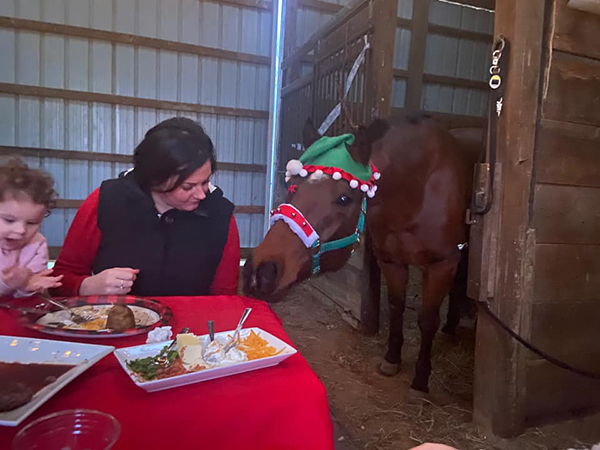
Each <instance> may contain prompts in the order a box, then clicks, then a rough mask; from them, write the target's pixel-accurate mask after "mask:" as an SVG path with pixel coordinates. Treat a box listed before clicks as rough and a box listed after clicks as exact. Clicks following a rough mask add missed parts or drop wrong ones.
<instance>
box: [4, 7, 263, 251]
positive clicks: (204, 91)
mask: <svg viewBox="0 0 600 450" xmlns="http://www.w3.org/2000/svg"><path fill="white" fill-rule="evenodd" d="M0 15H4V16H11V17H19V18H24V19H32V20H42V21H46V22H54V23H61V24H68V25H76V26H82V27H91V28H95V29H101V30H109V31H117V32H124V33H130V34H136V35H141V36H148V37H156V38H161V39H168V40H172V41H177V42H185V43H191V44H198V45H203V46H209V47H215V48H219V49H224V50H231V51H239V52H245V53H250V54H255V55H261V56H269V54H270V49H271V13H270V12H269V11H262V10H255V9H244V8H240V7H236V6H232V5H225V4H218V3H213V2H201V1H198V0H145V1H144V2H143V3H141V2H139V1H138V0H119V1H114V2H111V1H106V0H27V1H26V0H14V1H13V0H3V1H2V2H0ZM0 51H1V54H2V55H3V58H4V60H5V63H4V64H2V65H0V82H8V83H18V84H24V85H31V86H44V87H52V88H60V89H72V90H80V91H89V92H98V93H105V94H118V95H126V96H132V97H140V98H150V99H159V100H171V101H180V102H189V103H199V104H205V105H212V106H224V107H236V108H246V109H254V110H262V111H266V110H268V106H269V105H268V101H269V90H270V85H269V83H270V79H269V78H270V70H269V67H268V66H267V65H258V64H250V63H245V62H237V61H231V60H220V59H216V58H208V57H201V56H198V55H194V54H186V53H180V52H173V51H168V50H156V49H152V48H144V47H141V46H132V45H125V44H113V43H109V42H103V41H100V40H92V39H82V38H74V37H63V36H58V35H53V34H40V33H35V32H25V31H18V30H17V31H15V30H12V29H1V28H0ZM174 115H185V116H187V117H191V118H192V119H194V120H198V121H199V122H200V123H201V124H202V125H203V126H205V128H206V129H207V132H208V134H209V135H210V136H211V137H212V138H213V141H214V142H215V145H216V147H217V158H218V160H219V161H224V162H236V163H253V164H265V162H266V152H267V125H268V124H267V120H266V119H254V118H245V117H229V116H217V115H209V114H195V113H181V112H178V111H167V110H157V109H149V108H141V107H130V106H121V105H110V104H103V103H95V102H80V101H71V100H61V99H49V98H39V97H27V96H15V95H7V94H0V145H10V146H24V147H44V148H52V149H63V150H80V151H90V152H107V153H120V154H132V153H133V149H134V147H135V145H137V143H139V141H140V140H141V138H142V137H143V135H144V133H145V131H146V130H147V129H149V128H150V127H151V126H153V125H155V124H156V123H157V122H159V121H160V120H163V119H166V118H169V117H172V116H174ZM28 163H30V164H31V165H33V166H41V167H43V168H44V169H46V170H48V171H49V172H50V173H51V174H52V175H53V176H54V177H55V180H56V184H57V188H58V192H59V194H60V196H61V198H65V199H84V198H85V197H86V196H87V195H88V194H89V193H90V192H91V191H92V190H93V189H95V188H96V187H97V186H98V185H99V184H100V182H101V181H102V180H104V179H107V178H112V177H115V176H116V175H117V174H118V173H119V172H121V171H123V170H125V169H127V168H128V167H127V166H128V165H127V164H120V163H111V162H91V161H89V162H88V161H73V160H64V159H50V158H33V159H31V158H30V159H29V160H28ZM215 179H216V183H217V184H218V185H219V186H220V187H222V189H223V190H224V191H225V194H226V195H227V196H228V197H229V198H230V199H231V200H232V201H233V202H234V203H236V204H238V205H261V206H262V205H263V204H264V190H265V186H266V185H265V175H264V174H262V173H258V174H257V173H243V172H228V171H222V172H218V173H217V175H216V177H215ZM74 213H75V211H74V210H68V209H64V210H58V209H57V210H56V211H54V212H53V214H52V215H51V216H50V217H49V218H48V220H47V221H45V222H44V225H43V232H44V234H45V235H46V237H47V238H48V241H49V244H50V245H51V246H60V245H62V241H63V239H64V236H65V233H66V231H67V230H68V227H69V225H70V221H71V220H72V218H73V216H74ZM238 221H239V228H240V235H241V238H242V241H241V245H242V247H248V246H251V245H254V244H256V243H258V242H259V240H260V239H261V237H262V232H263V225H262V224H263V215H262V214H254V215H250V214H239V215H238Z"/></svg>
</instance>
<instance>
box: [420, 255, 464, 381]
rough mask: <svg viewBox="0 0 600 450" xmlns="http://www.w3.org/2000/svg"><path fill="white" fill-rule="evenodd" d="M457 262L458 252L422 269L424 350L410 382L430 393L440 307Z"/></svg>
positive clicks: (422, 343) (422, 334)
mask: <svg viewBox="0 0 600 450" xmlns="http://www.w3.org/2000/svg"><path fill="white" fill-rule="evenodd" d="M458 261H459V255H458V254H457V255H456V256H455V257H454V258H452V259H447V260H444V261H440V262H437V263H435V264H429V265H427V266H425V267H424V268H423V303H422V305H421V310H420V312H419V329H420V330H421V349H420V351H419V359H418V360H417V368H416V373H415V378H414V379H413V382H412V385H411V387H412V388H413V389H416V390H418V391H422V392H429V387H428V384H429V375H431V348H432V346H433V339H434V337H435V333H436V332H437V330H438V328H439V326H440V306H441V304H442V302H443V301H444V297H446V294H448V291H449V290H450V286H452V282H453V280H454V276H455V274H456V269H457V266H458Z"/></svg>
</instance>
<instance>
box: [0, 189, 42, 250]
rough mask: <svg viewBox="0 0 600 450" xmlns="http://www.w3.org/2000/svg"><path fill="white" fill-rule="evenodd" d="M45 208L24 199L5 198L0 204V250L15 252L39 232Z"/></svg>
mask: <svg viewBox="0 0 600 450" xmlns="http://www.w3.org/2000/svg"><path fill="white" fill-rule="evenodd" d="M45 215H46V207H45V206H44V205H40V204H38V203H33V202H32V201H31V200H29V199H27V198H26V197H23V198H19V199H14V198H10V197H8V198H6V199H5V200H4V201H2V202H0V248H1V249H2V250H16V249H19V248H22V247H24V246H25V245H27V244H28V243H29V241H31V239H32V238H33V237H34V236H35V234H36V233H37V232H38V231H39V230H40V227H41V226H42V221H43V220H44V217H45Z"/></svg>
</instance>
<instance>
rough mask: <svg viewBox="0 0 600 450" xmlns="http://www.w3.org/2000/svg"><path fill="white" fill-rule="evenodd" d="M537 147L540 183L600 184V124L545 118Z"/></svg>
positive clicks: (537, 177)
mask: <svg viewBox="0 0 600 450" xmlns="http://www.w3.org/2000/svg"><path fill="white" fill-rule="evenodd" d="M536 149H537V155H536V163H535V165H536V168H535V178H536V181H537V182H539V183H555V184H568V185H574V186H588V187H600V176H599V175H600V169H599V167H600V127H591V126H587V125H579V124H571V123H567V122H557V121H552V120H543V121H542V127H541V129H540V132H539V135H538V144H537V146H536Z"/></svg>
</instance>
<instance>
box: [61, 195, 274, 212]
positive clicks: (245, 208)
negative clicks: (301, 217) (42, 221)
mask: <svg viewBox="0 0 600 450" xmlns="http://www.w3.org/2000/svg"><path fill="white" fill-rule="evenodd" d="M82 204H83V200H73V199H64V198H61V199H58V200H57V201H56V208H57V209H77V208H79V207H80V206H81V205H82ZM234 212H235V213H237V214H264V212H265V207H264V206H255V205H236V206H235V209H234Z"/></svg>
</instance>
